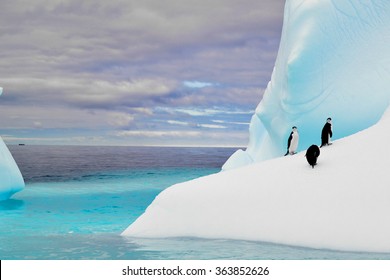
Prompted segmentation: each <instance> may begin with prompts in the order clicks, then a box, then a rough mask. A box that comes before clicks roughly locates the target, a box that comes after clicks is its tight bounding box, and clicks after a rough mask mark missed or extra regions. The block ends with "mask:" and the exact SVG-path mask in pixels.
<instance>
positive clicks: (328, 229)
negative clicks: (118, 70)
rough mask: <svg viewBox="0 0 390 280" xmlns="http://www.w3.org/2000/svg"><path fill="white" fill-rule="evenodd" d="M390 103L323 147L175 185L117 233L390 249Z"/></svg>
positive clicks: (324, 246) (379, 249)
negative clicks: (310, 157) (310, 156)
mask: <svg viewBox="0 0 390 280" xmlns="http://www.w3.org/2000/svg"><path fill="white" fill-rule="evenodd" d="M389 141H390V109H389V110H388V111H387V112H386V114H385V115H384V117H383V118H382V119H381V121H380V122H378V124H376V125H374V126H372V127H370V128H368V129H366V130H364V131H361V132H359V133H356V134H354V135H352V136H349V137H345V138H343V139H339V140H336V141H334V142H333V145H332V146H327V147H323V148H321V155H320V156H319V158H318V163H317V165H316V167H314V168H312V167H311V166H310V165H309V164H308V163H307V161H306V159H305V157H304V154H305V152H304V151H302V152H300V153H298V154H295V155H293V156H288V157H279V158H275V159H271V160H267V161H262V162H258V163H254V164H251V165H247V166H244V167H241V168H236V169H233V170H228V171H224V172H219V173H216V174H213V175H209V176H205V177H201V178H198V179H195V180H192V181H189V182H184V183H180V184H177V185H174V186H172V187H170V188H168V189H166V190H164V191H163V192H161V193H160V194H159V195H158V196H157V197H156V199H155V200H154V201H153V203H152V204H151V205H150V206H149V207H148V208H147V209H146V212H145V213H144V214H143V215H141V216H140V217H139V218H138V219H137V220H136V221H135V222H134V223H133V224H131V225H130V226H129V227H128V228H127V229H126V230H125V231H124V232H123V233H122V234H123V235H125V236H133V237H142V238H145V237H147V238H165V237H178V236H185V237H200V238H221V239H239V240H252V241H263V242H271V243H278V244H286V245H294V246H304V247H311V248H317V249H333V250H344V251H367V252H390V238H389V236H390V220H389V219H388V218H387V214H388V213H390V203H389V200H390V188H389V186H390V173H389V171H388V167H389V166H390V157H389V154H388V152H384V151H386V147H387V145H388V143H389Z"/></svg>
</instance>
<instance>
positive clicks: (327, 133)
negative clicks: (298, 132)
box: [320, 118, 332, 148]
mask: <svg viewBox="0 0 390 280" xmlns="http://www.w3.org/2000/svg"><path fill="white" fill-rule="evenodd" d="M331 137H332V119H331V118H328V119H327V120H326V123H325V125H324V127H323V128H322V132H321V146H320V148H322V146H328V145H332V143H330V138H331Z"/></svg>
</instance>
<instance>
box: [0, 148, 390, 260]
mask: <svg viewBox="0 0 390 280" xmlns="http://www.w3.org/2000/svg"><path fill="white" fill-rule="evenodd" d="M11 151H12V153H13V154H14V156H15V159H16V160H17V162H18V164H19V166H20V168H21V170H22V173H23V174H24V176H25V179H26V182H27V184H26V188H25V190H23V191H22V192H19V193H17V194H16V195H14V196H13V197H12V199H10V200H7V201H2V202H0V228H1V229H2V231H1V233H0V259H3V260H5V259H108V260H116V259H130V260H131V259H183V260H184V259H298V260H302V259H390V254H373V253H364V252H362V253H358V252H339V251H330V250H315V249H310V248H303V247H302V248H301V247H291V246H285V245H280V244H270V243H264V242H249V241H243V240H220V239H218V240H214V239H199V238H168V239H139V238H129V237H123V236H121V235H120V233H121V232H122V231H123V230H125V229H126V228H127V226H128V225H130V224H131V223H132V222H133V221H134V220H135V219H136V218H137V217H139V216H140V215H141V214H142V213H143V212H144V211H145V209H146V207H147V206H148V205H149V204H150V203H151V202H152V201H153V199H154V198H155V197H156V195H158V194H159V193H160V192H161V191H162V190H164V189H165V188H167V187H169V186H171V185H172V184H175V183H178V182H183V181H187V180H191V179H194V178H197V177H200V176H205V175H208V174H212V173H216V172H219V170H220V168H219V167H218V166H219V165H220V164H221V162H223V161H224V160H225V159H226V157H228V156H229V155H230V154H231V152H232V150H231V149H219V150H218V151H212V150H209V149H200V148H198V149H184V148H183V149H175V150H172V149H169V148H158V149H157V148H151V149H138V148H131V149H130V148H126V149H125V148H105V149H102V148H85V147H79V148H64V147H61V148H53V147H26V148H19V147H12V149H11ZM48 151H49V153H47V152H48ZM45 153H46V155H45ZM135 154H136V155H137V157H134V155H135ZM156 154H158V155H159V157H158V160H156V159H155V158H156ZM110 158H111V159H110ZM161 158H163V159H164V160H162V159H161ZM93 159H99V160H93ZM113 160H115V162H113ZM110 162H111V163H112V164H110ZM134 162H136V163H134ZM145 166H148V167H145ZM189 218H190V217H189Z"/></svg>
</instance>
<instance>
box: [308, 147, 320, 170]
mask: <svg viewBox="0 0 390 280" xmlns="http://www.w3.org/2000/svg"><path fill="white" fill-rule="evenodd" d="M319 155H320V148H319V147H318V146H317V145H311V146H310V147H309V148H308V149H307V151H306V160H307V162H308V163H309V164H310V165H311V167H312V168H314V165H316V164H317V158H318V156H319Z"/></svg>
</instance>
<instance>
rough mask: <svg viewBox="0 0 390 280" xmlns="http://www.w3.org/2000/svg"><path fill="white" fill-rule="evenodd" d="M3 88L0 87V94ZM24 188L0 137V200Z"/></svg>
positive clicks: (17, 169)
mask: <svg viewBox="0 0 390 280" xmlns="http://www.w3.org/2000/svg"><path fill="white" fill-rule="evenodd" d="M2 93H3V89H2V88H1V87H0V95H1V94H2ZM23 188H24V180H23V177H22V174H21V173H20V170H19V168H18V166H17V164H16V162H15V160H14V158H13V157H12V155H11V153H10V151H9V150H8V148H7V146H6V145H5V144H4V141H3V139H2V138H1V137H0V201H1V200H6V199H8V198H10V197H11V196H12V195H13V194H14V193H16V192H18V191H20V190H22V189H23Z"/></svg>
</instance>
